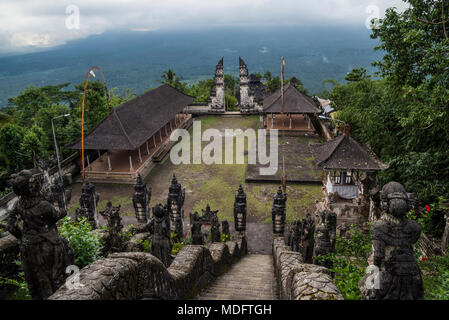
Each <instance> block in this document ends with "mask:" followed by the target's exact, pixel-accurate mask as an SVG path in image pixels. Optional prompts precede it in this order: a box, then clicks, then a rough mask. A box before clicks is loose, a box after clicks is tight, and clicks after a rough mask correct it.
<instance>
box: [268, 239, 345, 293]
mask: <svg viewBox="0 0 449 320" xmlns="http://www.w3.org/2000/svg"><path fill="white" fill-rule="evenodd" d="M273 263H274V270H275V274H276V278H277V282H278V290H279V298H280V299H281V300H343V296H342V294H341V293H340V291H339V290H338V288H337V286H336V285H335V283H334V282H333V280H332V276H331V272H330V271H329V270H328V269H327V268H325V267H321V266H317V265H314V264H307V263H304V260H303V257H302V255H301V254H300V253H298V252H293V251H291V250H290V248H289V247H288V246H287V245H286V244H285V242H284V238H283V237H274V238H273Z"/></svg>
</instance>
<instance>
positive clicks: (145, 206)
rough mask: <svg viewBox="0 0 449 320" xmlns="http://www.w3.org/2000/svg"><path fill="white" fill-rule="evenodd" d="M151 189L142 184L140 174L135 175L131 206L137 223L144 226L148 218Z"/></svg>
mask: <svg viewBox="0 0 449 320" xmlns="http://www.w3.org/2000/svg"><path fill="white" fill-rule="evenodd" d="M150 201H151V188H147V184H146V183H143V181H142V177H141V176H140V174H138V175H137V179H136V184H135V185H134V193H133V206H134V211H135V213H136V219H137V222H138V223H142V224H146V223H147V222H148V219H149V218H150V207H149V205H150Z"/></svg>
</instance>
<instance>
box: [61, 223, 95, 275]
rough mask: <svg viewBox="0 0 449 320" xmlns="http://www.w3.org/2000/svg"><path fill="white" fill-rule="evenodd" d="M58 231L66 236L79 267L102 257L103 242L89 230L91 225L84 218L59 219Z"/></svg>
mask: <svg viewBox="0 0 449 320" xmlns="http://www.w3.org/2000/svg"><path fill="white" fill-rule="evenodd" d="M58 224H59V226H58V228H59V233H60V234H61V236H63V237H64V238H66V239H67V240H68V241H69V243H70V245H71V246H72V248H73V250H74V252H75V264H76V265H77V266H78V267H79V268H80V269H81V268H83V267H85V266H87V265H88V264H90V263H92V262H94V261H95V260H98V259H100V258H102V255H101V251H102V248H103V243H102V242H101V240H100V237H99V236H98V235H97V234H95V233H93V232H91V231H92V227H91V225H90V224H89V223H88V222H87V219H86V218H82V219H81V220H80V221H79V222H72V221H71V219H70V217H65V218H64V219H61V220H60V221H59V223H58Z"/></svg>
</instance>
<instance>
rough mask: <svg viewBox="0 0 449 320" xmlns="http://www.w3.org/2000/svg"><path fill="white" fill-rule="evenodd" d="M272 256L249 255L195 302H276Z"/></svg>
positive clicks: (218, 279)
mask: <svg viewBox="0 0 449 320" xmlns="http://www.w3.org/2000/svg"><path fill="white" fill-rule="evenodd" d="M277 298H278V297H277V287H276V279H275V276H274V267H273V256H271V255H262V254H249V255H247V256H245V257H244V258H243V259H242V260H240V261H239V262H237V263H236V264H235V265H233V266H232V267H231V268H230V269H229V270H228V272H226V273H225V274H223V275H222V276H220V277H218V278H217V279H216V280H215V281H214V282H213V283H212V284H211V285H210V286H209V287H208V288H207V289H206V290H205V291H203V292H202V293H201V294H200V295H199V296H198V297H197V298H196V299H197V300H277Z"/></svg>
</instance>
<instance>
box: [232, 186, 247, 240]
mask: <svg viewBox="0 0 449 320" xmlns="http://www.w3.org/2000/svg"><path fill="white" fill-rule="evenodd" d="M234 225H235V231H236V232H245V231H246V194H245V191H244V190H243V187H242V185H240V186H239V189H238V190H237V193H236V194H235V201H234Z"/></svg>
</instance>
